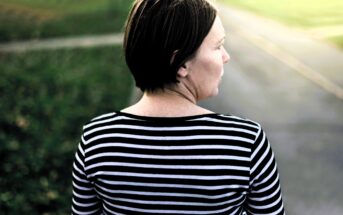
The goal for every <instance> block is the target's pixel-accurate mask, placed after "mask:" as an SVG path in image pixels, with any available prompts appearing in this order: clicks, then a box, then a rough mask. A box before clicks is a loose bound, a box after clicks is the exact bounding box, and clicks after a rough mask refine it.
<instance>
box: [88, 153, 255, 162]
mask: <svg viewBox="0 0 343 215" xmlns="http://www.w3.org/2000/svg"><path fill="white" fill-rule="evenodd" d="M106 156H109V157H114V156H118V157H130V158H144V159H163V160H174V159H179V160H194V159H196V160H211V159H212V160H217V159H225V160H239V161H249V158H246V157H240V156H229V155H228V156H225V155H187V156H186V155H168V156H166V155H143V154H132V153H115V152H114V153H113V152H106V153H99V154H95V155H93V156H90V157H87V158H86V162H88V161H90V160H92V159H95V158H98V157H106Z"/></svg>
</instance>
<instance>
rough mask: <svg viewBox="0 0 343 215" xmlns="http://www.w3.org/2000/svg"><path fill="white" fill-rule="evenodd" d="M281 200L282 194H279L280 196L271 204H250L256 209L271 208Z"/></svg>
mask: <svg viewBox="0 0 343 215" xmlns="http://www.w3.org/2000/svg"><path fill="white" fill-rule="evenodd" d="M280 201H281V195H280V196H279V198H278V199H277V200H276V201H275V202H273V203H271V204H268V205H259V206H257V205H252V204H249V206H250V207H252V208H254V209H267V208H271V207H274V206H275V205H277V204H278V203H279V202H280Z"/></svg>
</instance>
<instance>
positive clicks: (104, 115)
mask: <svg viewBox="0 0 343 215" xmlns="http://www.w3.org/2000/svg"><path fill="white" fill-rule="evenodd" d="M115 114H116V113H115V112H112V113H105V114H102V115H100V116H98V117H95V118H93V119H92V120H91V121H94V120H97V119H101V118H105V117H109V116H114V115H115Z"/></svg>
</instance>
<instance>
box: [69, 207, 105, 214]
mask: <svg viewBox="0 0 343 215" xmlns="http://www.w3.org/2000/svg"><path fill="white" fill-rule="evenodd" d="M71 209H72V211H73V212H74V213H76V214H80V215H89V214H94V213H95V212H97V211H98V210H99V209H100V208H98V209H96V210H93V211H88V212H83V211H78V210H76V209H75V208H74V207H73V206H72V207H71Z"/></svg>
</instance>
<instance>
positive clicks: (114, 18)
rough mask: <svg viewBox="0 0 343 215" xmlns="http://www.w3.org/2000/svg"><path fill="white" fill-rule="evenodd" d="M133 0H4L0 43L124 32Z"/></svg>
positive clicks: (0, 22) (1, 9)
mask: <svg viewBox="0 0 343 215" xmlns="http://www.w3.org/2000/svg"><path fill="white" fill-rule="evenodd" d="M132 1H133V0H96V1H95V0H82V1H79V0H60V1H44V0H3V1H2V2H0V41H3V42H4V41H15V40H25V39H40V38H47V37H60V36H67V35H70V36H75V35H84V34H104V33H111V32H119V31H122V30H123V26H124V23H125V19H126V17H127V14H128V11H129V8H130V6H131V4H132Z"/></svg>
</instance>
